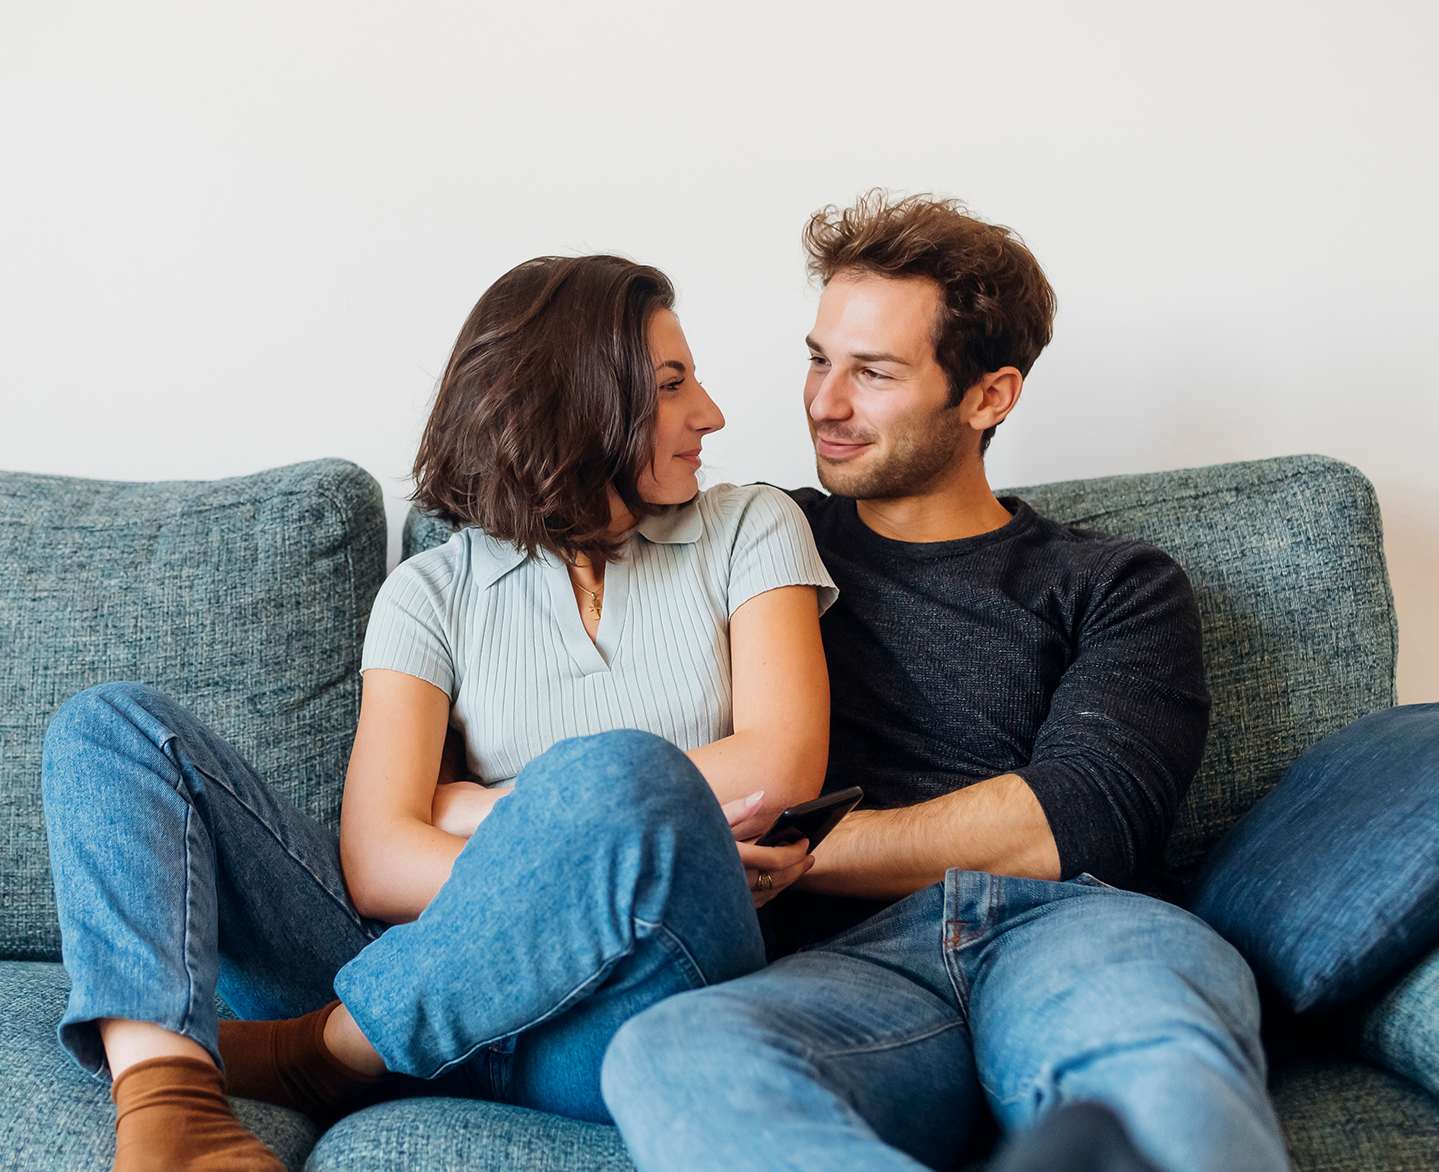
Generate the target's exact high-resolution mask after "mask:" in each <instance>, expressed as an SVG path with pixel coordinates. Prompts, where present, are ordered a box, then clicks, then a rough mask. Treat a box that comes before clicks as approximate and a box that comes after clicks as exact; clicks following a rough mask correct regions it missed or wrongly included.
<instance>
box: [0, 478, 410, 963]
mask: <svg viewBox="0 0 1439 1172" xmlns="http://www.w3.org/2000/svg"><path fill="white" fill-rule="evenodd" d="M0 565H3V567H4V570H5V572H4V574H3V576H0V648H3V649H4V652H3V655H0V890H3V892H4V898H3V905H0V957H12V958H25V959H56V958H58V956H59V951H60V942H59V936H58V928H57V926H56V921H55V906H54V895H53V891H52V888H51V882H50V870H49V861H48V858H47V854H46V847H45V831H44V820H43V815H42V810H41V805H40V751H41V744H42V741H43V738H44V734H45V726H46V725H47V723H48V722H49V720H50V717H51V716H52V715H53V714H54V712H55V710H56V709H57V708H58V707H59V706H60V705H61V703H63V702H64V701H65V700H66V699H67V698H68V697H70V696H72V695H73V694H75V693H76V692H78V691H80V690H81V689H83V688H85V687H88V686H89V685H91V684H96V683H100V682H101V681H104V680H138V681H141V682H143V683H148V684H153V685H154V686H155V687H158V688H160V689H162V690H164V691H166V692H168V693H169V694H170V695H172V696H174V697H175V698H176V699H177V700H180V701H181V702H183V703H184V704H186V705H188V706H190V707H191V708H192V709H193V710H194V711H195V713H196V714H197V715H198V716H200V717H201V719H203V720H206V721H208V722H209V723H210V724H212V725H213V726H214V727H215V728H216V729H217V730H219V731H220V732H221V733H222V734H223V735H224V736H226V737H228V738H229V739H230V740H231V741H232V742H233V743H234V744H235V746H236V747H237V748H238V749H239V750H240V751H241V752H242V753H243V754H244V755H245V756H246V757H247V758H248V759H249V760H250V761H251V762H252V763H253V764H254V765H255V766H256V767H257V768H258V769H259V770H260V772H261V773H262V774H263V775H265V776H266V777H268V778H269V779H270V780H271V781H272V782H273V783H274V784H275V785H276V787H277V788H279V789H280V790H282V791H283V792H284V793H286V794H287V795H288V796H289V797H291V798H292V799H293V800H295V801H296V802H297V803H298V804H299V805H300V806H301V807H302V808H304V809H306V810H307V811H309V812H310V813H311V814H314V815H315V816H316V817H318V818H320V819H321V820H322V821H325V822H327V823H329V824H330V825H332V826H334V825H337V823H338V816H339V800H340V785H341V782H342V780H343V778H344V771H345V763H346V760H347V758H348V756H349V749H350V742H351V739H352V738H353V736H354V730H355V722H356V719H357V718H358V714H359V675H358V672H357V667H358V664H359V655H360V641H361V639H362V637H363V635H364V625H365V620H366V618H367V617H368V615H369V611H370V604H371V602H372V601H373V600H374V596H375V592H376V591H377V590H378V589H379V587H380V582H381V581H382V580H383V578H384V572H385V518H384V512H383V509H382V506H381V499H380V490H379V486H378V485H377V484H376V483H375V482H374V480H373V479H372V478H371V477H370V476H369V475H368V474H367V473H365V472H364V471H362V470H361V469H359V468H357V467H356V466H355V465H353V464H350V463H347V462H345V461H343V460H317V461H313V462H311V463H307V464H296V465H292V466H290V467H288V468H277V469H273V470H271V471H269V472H261V473H259V474H257V475H254V476H246V477H241V478H238V479H234V480H218V481H203V482H191V481H175V482H169V483H157V484H131V483H116V482H110V481H99V480H80V479H75V478H70V477H60V476H35V475H28V474H24V473H16V472H6V473H0Z"/></svg>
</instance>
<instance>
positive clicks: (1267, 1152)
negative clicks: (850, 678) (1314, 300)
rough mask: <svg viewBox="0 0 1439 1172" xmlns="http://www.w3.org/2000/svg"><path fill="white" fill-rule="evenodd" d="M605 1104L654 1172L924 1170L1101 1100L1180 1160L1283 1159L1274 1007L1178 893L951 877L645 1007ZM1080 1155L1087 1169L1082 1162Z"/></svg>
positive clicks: (1192, 1164) (1133, 1130) (1253, 1170)
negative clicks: (844, 927)
mask: <svg viewBox="0 0 1439 1172" xmlns="http://www.w3.org/2000/svg"><path fill="white" fill-rule="evenodd" d="M604 1091H605V1099H606V1101H607V1102H608V1104H609V1107H610V1110H611V1112H612V1113H613V1115H614V1118H615V1121H616V1122H617V1123H618V1124H619V1127H620V1132H621V1134H622V1135H623V1136H624V1139H625V1142H626V1144H628V1146H629V1149H630V1153H631V1155H632V1156H633V1158H634V1162H635V1166H636V1167H637V1168H638V1169H640V1172H668V1170H669V1169H673V1168H685V1169H687V1170H689V1172H851V1170H855V1172H858V1170H860V1169H864V1170H865V1172H882V1170H883V1172H922V1169H923V1168H925V1167H929V1168H950V1167H954V1166H956V1165H959V1164H962V1163H964V1162H965V1161H966V1160H969V1159H974V1158H977V1157H978V1156H980V1155H981V1154H982V1153H983V1150H984V1146H985V1145H986V1144H987V1143H988V1142H989V1140H990V1139H991V1138H992V1136H993V1131H994V1123H995V1121H996V1120H997V1121H998V1123H999V1125H1000V1126H1001V1127H1002V1128H1003V1129H1004V1130H1005V1131H1006V1132H1009V1131H1015V1130H1018V1131H1023V1130H1025V1129H1027V1128H1028V1127H1030V1126H1032V1125H1033V1124H1034V1123H1036V1122H1037V1121H1038V1120H1039V1118H1040V1117H1041V1116H1042V1115H1043V1114H1044V1113H1045V1112H1046V1111H1048V1110H1049V1109H1051V1108H1052V1107H1054V1106H1057V1105H1059V1104H1063V1103H1073V1102H1084V1101H1088V1102H1097V1103H1101V1104H1103V1105H1105V1106H1108V1107H1110V1108H1112V1109H1113V1110H1114V1111H1115V1113H1116V1114H1118V1116H1119V1117H1120V1119H1122V1120H1123V1122H1124V1124H1125V1126H1126V1127H1127V1128H1128V1130H1129V1132H1130V1134H1131V1136H1132V1138H1133V1139H1134V1142H1135V1144H1136V1146H1137V1147H1138V1148H1139V1150H1140V1152H1141V1153H1142V1154H1143V1155H1144V1156H1145V1158H1146V1159H1148V1160H1149V1161H1150V1162H1151V1163H1153V1164H1154V1165H1155V1167H1157V1168H1160V1169H1163V1170H1164V1172H1282V1170H1283V1169H1286V1168H1287V1167H1288V1157H1287V1155H1286V1153H1285V1148H1284V1140H1283V1137H1282V1135H1281V1133H1280V1130H1279V1123H1278V1120H1277V1119H1276V1118H1275V1115H1274V1111H1273V1108H1272V1107H1271V1105H1270V1103H1269V1100H1268V1096H1267V1095H1266V1093H1265V1086H1264V1054H1263V1051H1262V1049H1261V1047H1260V1043H1259V1000H1258V996H1257V994H1256V991H1255V987H1254V979H1253V977H1252V975H1251V974H1250V972H1249V969H1248V968H1247V967H1246V966H1245V964H1244V961H1243V960H1242V959H1241V958H1240V956H1239V954H1238V953H1237V952H1235V951H1234V949H1233V948H1231V947H1230V946H1229V945H1228V944H1226V943H1225V942H1224V941H1223V940H1221V939H1220V938H1219V936H1218V935H1216V934H1215V933H1214V932H1213V931H1212V930H1211V929H1209V928H1208V927H1207V926H1206V925H1204V924H1203V923H1202V922H1201V921H1199V920H1198V919H1196V918H1195V917H1194V916H1191V915H1190V914H1189V913H1188V912H1185V911H1182V910H1181V909H1179V908H1177V907H1172V906H1170V905H1169V904H1166V903H1161V902H1160V901H1158V900H1154V899H1149V898H1147V897H1146V896H1142V895H1136V894H1134V893H1132V892H1128V891H1117V890H1115V889H1113V888H1109V887H1105V886H1104V885H1103V884H1101V883H1099V882H1098V881H1097V880H1092V879H1089V878H1088V877H1087V876H1085V877H1083V878H1081V879H1079V880H1075V881H1074V882H1070V883H1047V882H1042V881H1040V880H1034V879H1011V878H1006V877H1004V876H999V875H990V874H983V873H979V872H973V871H959V870H953V871H950V872H949V873H948V875H947V876H946V878H945V881H944V882H943V883H937V884H935V885H934V886H932V887H928V888H926V889H925V890H923V891H920V892H917V893H915V894H914V895H912V896H910V897H909V898H908V899H905V900H903V901H901V902H900V903H897V904H895V905H893V906H892V907H889V908H887V909H885V910H884V911H882V912H880V913H879V914H878V915H875V916H873V917H871V918H870V919H869V920H867V921H865V922H864V923H863V924H860V925H859V926H858V927H856V928H853V929H852V930H850V931H848V932H844V933H841V934H840V935H839V936H836V937H834V938H833V939H831V940H828V941H825V942H824V943H822V944H820V945H818V946H816V947H814V948H813V949H810V950H808V951H804V952H800V953H797V954H795V955H793V956H790V957H786V958H785V959H783V960H780V961H777V962H776V963H774V964H772V965H770V966H769V967H768V968H767V969H765V970H764V971H763V972H757V973H754V974H751V975H749V976H745V977H742V978H740V979H739V980H736V981H731V982H730V983H729V984H727V985H722V986H719V987H717V988H713V989H702V990H698V991H695V992H690V993H683V994H681V995H680V996H677V997H673V998H671V999H670V1000H668V1001H666V1002H664V1003H663V1004H661V1005H656V1006H654V1007H653V1008H651V1009H649V1010H647V1011H646V1012H645V1013H643V1014H640V1015H638V1016H637V1017H635V1018H633V1019H632V1020H631V1021H629V1022H628V1023H627V1024H626V1025H625V1026H624V1027H623V1028H622V1029H620V1031H619V1032H618V1033H617V1034H616V1036H615V1040H614V1043H613V1044H612V1045H611V1047H610V1051H609V1054H608V1055H607V1056H606V1059H605V1065H604ZM1080 1155H1081V1154H1080V1153H1076V1162H1075V1164H1074V1165H1073V1166H1074V1167H1086V1168H1087V1167H1091V1166H1095V1165H1091V1164H1089V1163H1086V1162H1084V1161H1083V1160H1082V1159H1080V1158H1078V1157H1079V1156H1080Z"/></svg>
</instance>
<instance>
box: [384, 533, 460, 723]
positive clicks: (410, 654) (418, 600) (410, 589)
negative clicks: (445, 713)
mask: <svg viewBox="0 0 1439 1172" xmlns="http://www.w3.org/2000/svg"><path fill="white" fill-rule="evenodd" d="M447 552H448V550H447V548H446V547H443V546H442V547H440V548H439V549H433V550H427V551H426V552H425V553H422V554H419V555H417V556H416V557H413V558H411V559H410V560H409V561H407V562H401V563H400V565H399V566H397V567H396V568H395V571H394V572H393V573H392V574H391V575H390V576H389V577H388V578H386V579H385V583H384V585H383V586H381V587H380V593H379V594H378V595H377V596H376V598H375V606H374V609H373V610H371V611H370V624H369V627H368V628H367V629H366V631H365V650H364V653H363V655H362V656H361V657H360V670H361V671H362V672H363V671H368V670H369V669H370V668H372V667H378V668H384V669H386V670H388V671H402V672H404V673H405V674H406V675H411V676H417V677H419V678H420V679H422V680H425V681H427V682H428V683H431V684H434V685H435V687H437V688H439V689H440V690H441V691H442V692H444V693H445V694H446V695H448V696H449V697H450V699H451V700H452V701H453V700H454V698H455V695H456V692H457V690H458V688H459V672H458V671H457V670H456V667H455V657H454V651H453V641H452V639H451V636H450V632H449V630H448V625H447V624H446V622H445V614H446V611H447V607H446V604H445V599H446V597H447V596H448V594H449V592H450V590H451V589H452V587H453V584H454V579H455V574H456V571H455V567H454V563H453V561H452V559H450V558H448V557H446V556H445V555H446V553H447Z"/></svg>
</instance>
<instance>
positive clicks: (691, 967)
mask: <svg viewBox="0 0 1439 1172" xmlns="http://www.w3.org/2000/svg"><path fill="white" fill-rule="evenodd" d="M631 918H632V920H633V921H634V923H636V924H643V925H644V926H645V927H646V928H648V929H649V930H650V931H651V932H652V933H653V934H655V935H661V934H663V935H664V936H665V938H666V939H668V940H669V941H670V942H671V943H672V944H673V945H674V949H675V951H676V952H678V953H679V955H680V958H681V960H682V961H683V965H684V967H685V968H686V970H687V971H688V975H689V981H690V988H692V989H703V988H706V987H707V986H708V985H709V978H708V977H706V976H705V974H704V969H702V968H700V965H699V961H697V960H695V958H694V954H693V953H692V952H690V950H689V948H688V947H686V945H685V942H684V941H683V940H681V939H680V938H679V937H678V936H677V935H675V934H674V933H673V932H671V931H670V930H669V929H668V928H666V927H665V926H664V924H662V923H660V922H659V921H657V920H656V921H650V920H642V919H640V918H639V917H638V916H633V917H631Z"/></svg>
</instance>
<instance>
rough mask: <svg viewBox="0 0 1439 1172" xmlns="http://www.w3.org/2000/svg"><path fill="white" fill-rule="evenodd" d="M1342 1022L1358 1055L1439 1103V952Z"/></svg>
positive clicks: (1344, 1015)
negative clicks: (1422, 1091) (1401, 1076)
mask: <svg viewBox="0 0 1439 1172" xmlns="http://www.w3.org/2000/svg"><path fill="white" fill-rule="evenodd" d="M1340 1017H1341V1022H1342V1027H1341V1028H1342V1029H1343V1031H1344V1034H1345V1040H1346V1041H1348V1043H1349V1044H1350V1045H1351V1046H1352V1047H1353V1048H1354V1049H1355V1050H1357V1051H1358V1052H1359V1053H1360V1054H1363V1055H1364V1057H1366V1058H1369V1059H1371V1060H1372V1061H1374V1062H1378V1063H1379V1064H1380V1065H1381V1066H1386V1067H1388V1068H1389V1069H1390V1070H1393V1071H1397V1072H1398V1073H1399V1074H1402V1075H1404V1076H1405V1077H1406V1078H1411V1079H1413V1080H1414V1081H1415V1082H1417V1083H1418V1084H1419V1085H1420V1086H1421V1087H1424V1088H1425V1089H1426V1090H1427V1091H1428V1092H1429V1093H1430V1094H1431V1095H1434V1096H1435V1097H1436V1098H1439V949H1435V950H1434V951H1433V952H1431V953H1430V954H1429V955H1428V956H1426V957H1424V959H1422V960H1421V961H1420V962H1419V963H1418V964H1416V965H1415V966H1414V967H1413V968H1412V969H1410V970H1409V971H1408V972H1407V973H1405V974H1404V975H1403V976H1401V977H1400V978H1399V979H1398V980H1397V981H1392V982H1390V983H1389V984H1387V985H1385V986H1383V987H1382V988H1380V989H1378V990H1376V991H1375V992H1373V993H1371V994H1370V995H1369V996H1368V997H1365V998H1364V999H1362V1000H1361V1001H1360V1002H1359V1003H1358V1004H1356V1005H1354V1006H1352V1007H1350V1008H1348V1009H1345V1010H1344V1011H1343V1013H1342V1014H1341V1015H1340ZM1435 1147H1436V1150H1439V1141H1436V1144H1435Z"/></svg>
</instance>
